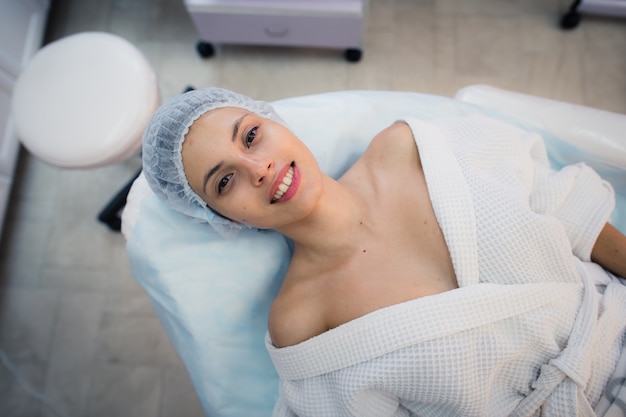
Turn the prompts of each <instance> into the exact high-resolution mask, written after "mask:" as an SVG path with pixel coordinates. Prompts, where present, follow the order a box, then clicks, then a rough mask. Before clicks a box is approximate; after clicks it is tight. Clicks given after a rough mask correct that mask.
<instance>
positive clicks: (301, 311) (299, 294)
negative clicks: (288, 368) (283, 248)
mask: <svg viewBox="0 0 626 417" xmlns="http://www.w3.org/2000/svg"><path fill="white" fill-rule="evenodd" d="M298 264H300V263H299V262H297V261H296V262H294V261H293V260H292V263H291V265H290V268H289V271H288V272H287V275H286V277H285V279H284V281H283V285H282V287H281V289H280V291H279V293H278V295H277V296H276V298H275V299H274V301H273V303H272V307H271V309H270V314H269V321H268V330H269V334H270V337H271V339H272V343H273V344H274V346H276V347H285V346H291V345H295V344H298V343H300V342H303V341H305V340H307V339H310V338H312V337H314V336H317V335H319V334H321V333H323V332H325V331H326V330H328V325H327V320H326V315H325V311H326V309H325V304H324V301H323V298H324V297H323V296H322V295H321V292H320V290H319V288H318V285H317V282H318V280H316V279H310V277H307V276H304V272H303V268H299V267H298ZM304 269H307V268H304ZM311 269H314V268H308V271H307V272H306V274H308V275H311V274H312V272H311Z"/></svg>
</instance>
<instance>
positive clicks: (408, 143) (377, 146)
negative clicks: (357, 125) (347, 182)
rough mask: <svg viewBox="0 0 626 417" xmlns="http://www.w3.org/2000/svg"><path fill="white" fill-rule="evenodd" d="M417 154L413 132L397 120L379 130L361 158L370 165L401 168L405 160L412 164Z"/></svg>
mask: <svg viewBox="0 0 626 417" xmlns="http://www.w3.org/2000/svg"><path fill="white" fill-rule="evenodd" d="M416 156H418V152H417V146H416V144H415V139H414V138H413V132H412V131H411V128H410V127H409V125H407V124H406V123H405V122H402V121H397V122H395V123H393V124H391V125H389V126H387V127H386V128H385V129H383V130H382V131H380V132H379V133H378V134H377V135H376V136H375V137H374V138H373V139H372V141H371V143H370V145H369V146H368V148H367V149H366V151H365V152H364V153H363V159H364V160H365V161H367V162H368V163H369V164H373V165H372V166H374V167H375V166H378V165H382V166H383V167H385V168H401V167H404V166H406V165H405V164H403V163H402V162H403V161H405V162H407V163H409V164H412V163H413V162H415V161H416Z"/></svg>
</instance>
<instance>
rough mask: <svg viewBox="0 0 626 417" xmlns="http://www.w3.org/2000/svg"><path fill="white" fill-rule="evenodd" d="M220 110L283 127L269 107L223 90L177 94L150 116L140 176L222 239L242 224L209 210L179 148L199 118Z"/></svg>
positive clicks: (182, 210)
mask: <svg viewBox="0 0 626 417" xmlns="http://www.w3.org/2000/svg"><path fill="white" fill-rule="evenodd" d="M223 107H237V108H240V109H244V110H247V111H249V112H251V113H255V114H257V115H259V116H261V117H264V118H266V119H270V120H273V121H275V122H278V123H281V124H284V122H283V121H282V119H281V118H280V116H278V114H276V112H275V111H274V109H273V108H272V106H270V104H269V103H267V102H264V101H258V100H254V99H252V98H250V97H247V96H245V95H243V94H239V93H235V92H233V91H229V90H225V89H222V88H216V87H211V88H204V89H199V90H191V91H189V92H186V93H183V94H180V95H178V96H176V97H174V98H173V99H171V100H169V101H167V102H166V103H164V104H163V105H162V106H161V107H159V109H157V111H156V112H155V113H154V115H153V116H152V119H151V120H150V123H149V124H148V127H147V128H146V131H145V132H144V135H143V145H142V163H143V174H144V176H145V178H146V180H147V182H148V185H149V186H150V188H151V189H152V191H153V192H154V193H155V194H156V195H157V197H158V198H160V199H161V200H163V201H165V203H166V204H167V205H168V206H170V207H171V208H172V209H174V210H176V211H178V212H180V213H182V214H184V215H186V216H187V217H189V218H190V220H191V221H193V222H197V223H208V224H209V225H210V226H211V227H212V228H213V229H215V231H217V232H218V233H219V234H220V235H222V236H224V237H227V238H229V237H233V236H235V235H237V233H238V232H239V231H240V230H241V229H242V228H244V227H246V226H245V225H242V224H239V223H235V222H233V221H231V220H228V219H226V218H224V217H222V216H220V215H219V214H217V213H215V212H214V211H213V210H211V208H209V207H208V205H207V204H206V202H204V200H202V198H200V196H199V195H198V194H196V193H195V192H194V191H193V190H192V189H191V187H190V186H189V182H188V181H187V177H186V176H185V171H184V168H183V157H182V148H183V141H184V140H185V135H186V134H187V132H189V128H190V127H191V125H192V124H193V122H195V121H196V120H197V119H198V118H199V117H200V116H202V115H203V114H205V113H206V112H208V111H211V110H214V109H219V108H223Z"/></svg>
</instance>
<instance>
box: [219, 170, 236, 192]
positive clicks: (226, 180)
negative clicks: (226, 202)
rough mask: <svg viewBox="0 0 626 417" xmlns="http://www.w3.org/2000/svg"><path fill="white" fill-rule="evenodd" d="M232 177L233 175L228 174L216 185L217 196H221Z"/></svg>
mask: <svg viewBox="0 0 626 417" xmlns="http://www.w3.org/2000/svg"><path fill="white" fill-rule="evenodd" d="M232 176H233V174H228V175H226V176H225V177H223V178H222V179H221V180H220V181H219V182H218V183H217V193H218V194H222V191H224V188H226V186H227V185H228V183H229V182H230V178H231V177H232Z"/></svg>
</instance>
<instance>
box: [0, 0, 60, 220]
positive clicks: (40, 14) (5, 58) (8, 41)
mask: <svg viewBox="0 0 626 417" xmlns="http://www.w3.org/2000/svg"><path fill="white" fill-rule="evenodd" d="M49 3H50V1H49V0H0V231H1V230H2V224H3V223H4V215H5V211H6V207H7V204H8V200H9V196H10V192H11V184H12V182H13V173H14V170H15V161H16V159H17V154H18V150H19V142H18V140H17V137H16V135H15V131H14V129H13V123H12V121H11V113H10V110H11V93H12V92H13V86H14V85H15V80H16V79H17V77H18V76H19V74H20V72H21V70H22V68H23V67H24V65H26V63H27V62H28V60H29V59H30V57H31V56H32V55H33V54H34V53H35V52H36V51H37V49H39V47H40V46H41V42H42V38H43V32H44V28H45V23H46V17H47V15H48V9H49Z"/></svg>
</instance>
